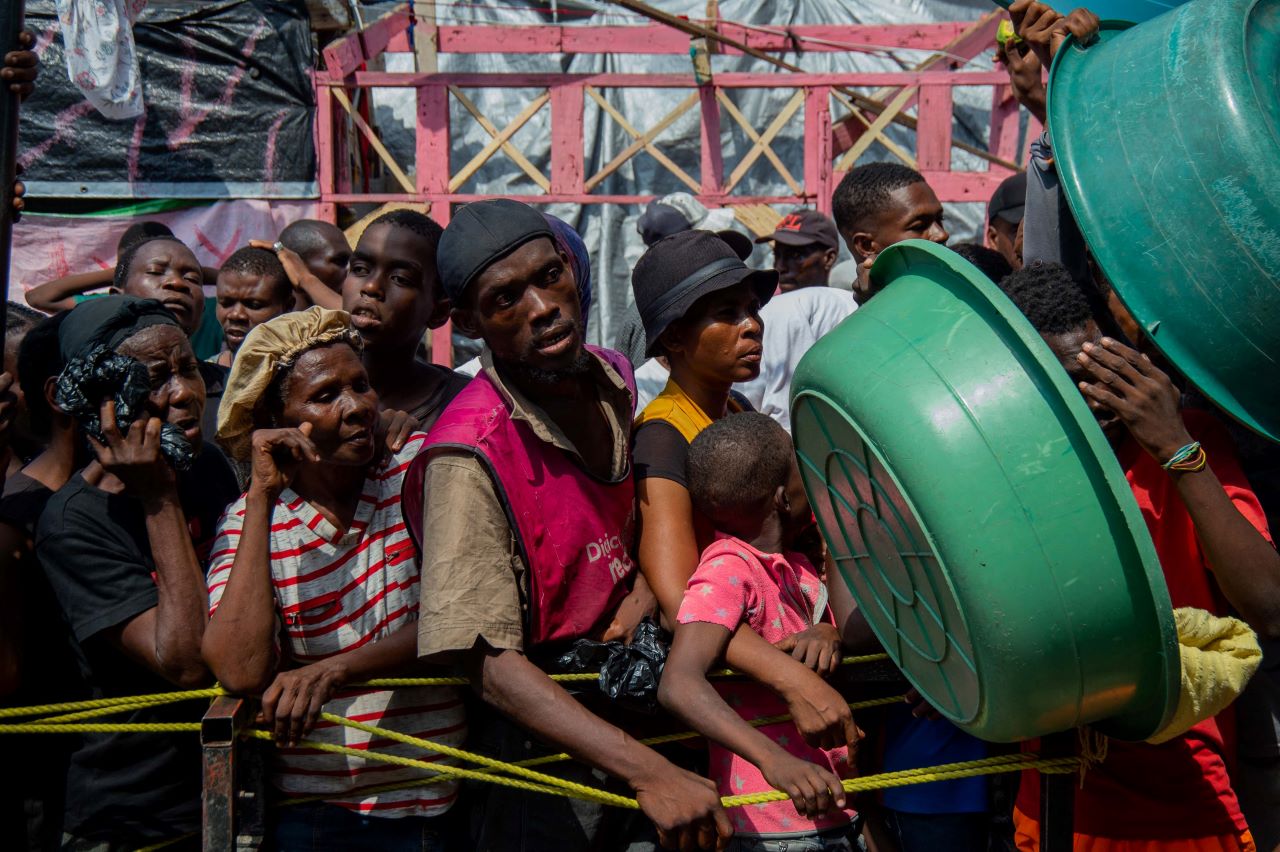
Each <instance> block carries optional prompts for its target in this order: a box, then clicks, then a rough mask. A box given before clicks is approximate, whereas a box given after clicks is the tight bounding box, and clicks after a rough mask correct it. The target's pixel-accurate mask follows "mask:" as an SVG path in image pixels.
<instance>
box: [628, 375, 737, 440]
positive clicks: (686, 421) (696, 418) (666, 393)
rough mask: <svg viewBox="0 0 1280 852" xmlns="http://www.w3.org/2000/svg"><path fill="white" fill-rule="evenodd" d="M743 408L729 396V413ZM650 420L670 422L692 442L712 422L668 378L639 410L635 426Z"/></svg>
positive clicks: (674, 381) (696, 404) (673, 380)
mask: <svg viewBox="0 0 1280 852" xmlns="http://www.w3.org/2000/svg"><path fill="white" fill-rule="evenodd" d="M743 410H745V409H743V407H742V405H741V403H739V402H738V401H737V400H736V399H734V398H733V397H732V396H730V397H729V411H730V413H736V412H739V411H743ZM650 420H662V421H665V422H667V423H670V424H671V425H672V426H673V427H674V428H675V430H676V431H677V432H679V433H680V434H681V435H683V436H684V439H685V440H686V441H688V442H689V443H693V439H694V438H696V437H698V433H699V432H701V431H702V430H703V429H705V428H707V427H708V426H710V425H711V423H712V422H713V421H712V420H711V418H710V417H708V416H707V413H706V412H705V411H703V410H702V409H701V408H700V407H699V406H698V403H696V402H694V401H693V399H692V398H691V397H690V396H689V395H688V394H686V393H685V392H684V390H682V389H681V387H680V386H679V385H678V384H676V380H675V379H668V380H667V386H666V387H664V388H663V389H662V393H660V394H658V395H657V396H656V397H654V399H653V402H651V403H649V404H648V405H646V406H645V407H644V411H642V412H640V416H639V417H637V418H636V422H635V428H636V429H639V428H640V427H641V426H643V425H644V424H646V423H648V422H649V421H650Z"/></svg>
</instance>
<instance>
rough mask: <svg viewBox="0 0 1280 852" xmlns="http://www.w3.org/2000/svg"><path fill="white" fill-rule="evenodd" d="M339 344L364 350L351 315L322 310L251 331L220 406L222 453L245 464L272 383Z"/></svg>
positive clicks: (296, 313)
mask: <svg viewBox="0 0 1280 852" xmlns="http://www.w3.org/2000/svg"><path fill="white" fill-rule="evenodd" d="M339 340H341V341H343V342H345V343H349V344H350V345H351V347H352V348H353V349H355V350H356V351H357V352H359V351H360V349H361V348H362V345H363V343H362V341H361V339H360V335H359V333H358V332H356V331H355V330H354V329H352V328H351V315H350V314H348V313H347V312H346V311H330V310H325V309H324V308H322V307H319V306H318V305H317V306H314V307H310V308H307V309H306V310H305V311H294V312H292V313H287V314H282V315H280V316H278V317H276V318H275V319H272V320H269V321H267V322H264V323H262V324H261V325H259V326H256V327H255V328H254V329H253V330H252V331H250V332H249V335H248V336H247V337H246V338H245V339H244V343H242V344H240V351H239V352H237V353H236V359H235V361H234V362H232V365H231V375H230V377H228V379H227V387H226V390H225V391H223V394H222V402H221V404H220V405H219V406H218V443H219V444H221V445H222V447H223V449H225V450H226V451H227V452H228V453H230V454H231V456H232V457H233V458H235V459H238V460H240V461H247V460H248V459H249V454H250V451H251V449H252V447H253V426H254V417H253V412H254V409H256V408H257V407H258V402H259V401H260V400H261V399H262V395H263V394H264V393H266V391H267V388H268V387H270V385H271V381H272V379H274V378H275V377H276V374H278V373H279V372H280V371H281V370H283V369H288V368H289V367H292V366H293V363H294V361H296V360H297V358H298V356H299V355H301V354H302V353H303V352H306V351H307V350H308V349H314V348H315V347H317V346H324V345H325V344H328V343H334V342H336V341H339Z"/></svg>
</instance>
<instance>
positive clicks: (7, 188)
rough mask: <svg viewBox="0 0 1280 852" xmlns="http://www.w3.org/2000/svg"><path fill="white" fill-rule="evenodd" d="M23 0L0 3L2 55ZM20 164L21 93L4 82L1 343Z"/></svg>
mask: <svg viewBox="0 0 1280 852" xmlns="http://www.w3.org/2000/svg"><path fill="white" fill-rule="evenodd" d="M25 5H26V4H25V3H24V2H23V0H9V2H7V3H3V4H0V6H3V8H2V9H0V55H2V54H5V53H8V52H9V51H11V50H17V49H18V34H19V33H20V32H22V20H23V12H24V6H25ZM17 167H18V95H17V94H16V93H14V92H11V91H9V87H8V86H4V91H3V92H0V289H3V290H4V299H3V300H0V346H3V345H4V332H5V328H7V327H8V316H7V314H8V308H9V305H8V301H9V260H10V256H11V255H12V249H13V246H12V242H13V182H14V180H15V179H16V177H17V170H18V169H17Z"/></svg>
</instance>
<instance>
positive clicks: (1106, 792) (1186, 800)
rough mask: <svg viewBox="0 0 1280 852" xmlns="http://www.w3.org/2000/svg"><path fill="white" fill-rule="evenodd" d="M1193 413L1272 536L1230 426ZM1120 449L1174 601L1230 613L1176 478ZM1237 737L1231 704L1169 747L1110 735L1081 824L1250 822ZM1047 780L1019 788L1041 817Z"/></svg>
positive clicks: (1225, 827)
mask: <svg viewBox="0 0 1280 852" xmlns="http://www.w3.org/2000/svg"><path fill="white" fill-rule="evenodd" d="M1183 418H1184V420H1185V421H1186V424H1187V429H1188V431H1190V432H1191V434H1192V436H1193V437H1194V438H1195V439H1196V440H1197V441H1199V442H1200V445H1201V446H1202V447H1203V448H1204V451H1205V454H1206V455H1207V456H1208V459H1209V466H1210V467H1211V468H1212V469H1213V472H1214V474H1215V475H1217V477H1218V480H1219V481H1220V482H1221V483H1222V487H1223V489H1224V490H1226V492H1227V496H1228V497H1230V498H1231V502H1232V503H1233V504H1235V507H1236V508H1237V509H1238V510H1239V511H1240V514H1242V515H1244V516H1245V518H1247V519H1248V520H1249V523H1251V524H1253V525H1254V526H1255V527H1256V528H1257V529H1258V530H1259V531H1261V532H1262V534H1263V535H1264V536H1266V537H1267V539H1268V541H1269V540H1270V535H1269V533H1268V531H1267V522H1266V518H1265V516H1264V515H1263V513H1262V506H1261V505H1260V504H1259V503H1258V498H1257V497H1255V496H1254V494H1253V491H1252V490H1251V489H1250V487H1249V483H1248V481H1247V480H1246V479H1245V476H1244V472H1243V471H1242V470H1241V469H1240V463H1239V461H1238V460H1237V458H1236V453H1235V449H1234V447H1233V446H1232V444H1231V439H1230V438H1229V437H1228V436H1227V433H1226V430H1225V429H1223V428H1222V426H1221V425H1220V424H1219V423H1218V422H1217V421H1216V420H1214V419H1213V417H1212V416H1211V415H1209V414H1206V413H1205V412H1200V411H1191V410H1188V411H1184V412H1183ZM1117 456H1118V458H1119V460H1120V466H1121V467H1122V468H1124V472H1125V477H1126V478H1127V479H1128V480H1129V486H1130V488H1132V489H1133V496H1134V497H1135V498H1136V499H1137V501H1138V507H1139V508H1140V509H1141V510H1142V516H1143V518H1144V519H1145V520H1146V522H1147V529H1148V530H1149V531H1150V533H1151V539H1152V541H1153V542H1154V543H1155V547H1156V553H1157V555H1158V556H1159V557H1160V567H1161V569H1162V570H1163V571H1164V578H1165V582H1166V583H1167V584H1168V586H1169V597H1170V599H1171V600H1172V602H1173V606H1174V607H1175V608H1177V607H1184V606H1189V607H1198V608H1199V609H1204V610H1208V611H1209V612H1212V613H1214V614H1216V615H1225V614H1227V605H1226V602H1225V600H1224V599H1223V597H1222V593H1221V592H1220V591H1219V589H1218V586H1217V583H1215V582H1214V581H1213V579H1212V577H1211V576H1210V573H1211V572H1212V570H1213V569H1212V567H1211V566H1210V565H1209V563H1208V561H1207V559H1206V558H1205V553H1204V550H1203V549H1202V548H1201V546H1200V540H1199V538H1198V536H1197V535H1196V530H1195V525H1194V524H1193V523H1192V521H1191V516H1190V515H1189V514H1188V513H1187V509H1186V506H1185V505H1184V504H1183V502H1182V499H1181V498H1180V497H1179V496H1178V491H1177V488H1176V487H1175V485H1174V482H1173V478H1172V477H1171V476H1169V474H1168V473H1166V472H1165V471H1164V470H1163V469H1161V467H1160V465H1159V463H1158V462H1156V460H1155V459H1153V458H1152V457H1151V456H1150V455H1149V454H1148V453H1147V452H1146V451H1145V450H1143V449H1142V448H1141V447H1140V446H1138V444H1137V442H1136V441H1134V440H1132V439H1129V440H1128V441H1126V442H1125V444H1124V445H1123V446H1122V447H1121V448H1120V449H1119V450H1118V451H1117ZM1234 735H1235V731H1234V714H1233V713H1232V711H1230V710H1228V711H1227V712H1225V713H1222V714H1220V715H1219V716H1217V717H1216V718H1213V719H1206V720H1205V721H1203V722H1201V723H1199V724H1198V725H1196V726H1195V727H1193V728H1192V729H1191V730H1190V731H1188V732H1187V733H1185V734H1183V735H1182V736H1180V737H1177V738H1175V739H1173V740H1170V741H1169V742H1167V743H1164V744H1162V745H1158V746H1155V745H1148V744H1146V743H1125V742H1119V741H1117V740H1110V741H1109V742H1108V747H1107V758H1106V760H1105V761H1103V762H1102V763H1101V764H1099V765H1097V766H1094V767H1092V768H1091V769H1090V770H1089V771H1088V773H1087V774H1086V775H1085V782H1084V787H1083V789H1078V790H1076V794H1075V829H1076V831H1077V832H1079V833H1082V834H1089V835H1093V836H1096V837H1107V838H1113V839H1145V840H1167V839H1175V838H1190V837H1210V836H1216V835H1222V834H1235V833H1237V832H1239V831H1243V830H1245V829H1246V828H1247V827H1248V826H1247V824H1246V823H1245V820H1244V816H1243V815H1242V814H1241V813H1240V805H1239V803H1238V802H1237V801H1236V794H1235V791H1234V790H1232V788H1231V780H1230V778H1229V777H1228V775H1227V763H1226V758H1227V755H1229V754H1234V753H1235V743H1234ZM1039 781H1040V778H1039V775H1038V774H1036V773H1034V772H1027V773H1024V774H1023V779H1022V787H1021V791H1020V793H1019V796H1018V809H1019V810H1020V811H1022V812H1023V813H1024V814H1026V815H1027V816H1030V817H1033V818H1038V815H1039V813H1040V805H1039V800H1040V799H1039V797H1040V783H1039Z"/></svg>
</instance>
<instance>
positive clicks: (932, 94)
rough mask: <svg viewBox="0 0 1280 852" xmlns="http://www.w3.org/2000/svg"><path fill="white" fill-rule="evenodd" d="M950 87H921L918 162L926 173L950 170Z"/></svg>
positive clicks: (917, 144)
mask: <svg viewBox="0 0 1280 852" xmlns="http://www.w3.org/2000/svg"><path fill="white" fill-rule="evenodd" d="M952 120H953V119H952V106H951V87H950V86H921V87H920V128H919V130H917V131H916V159H917V160H919V161H920V168H921V169H924V170H925V171H939V172H945V171H949V170H950V169H951V123H952Z"/></svg>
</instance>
